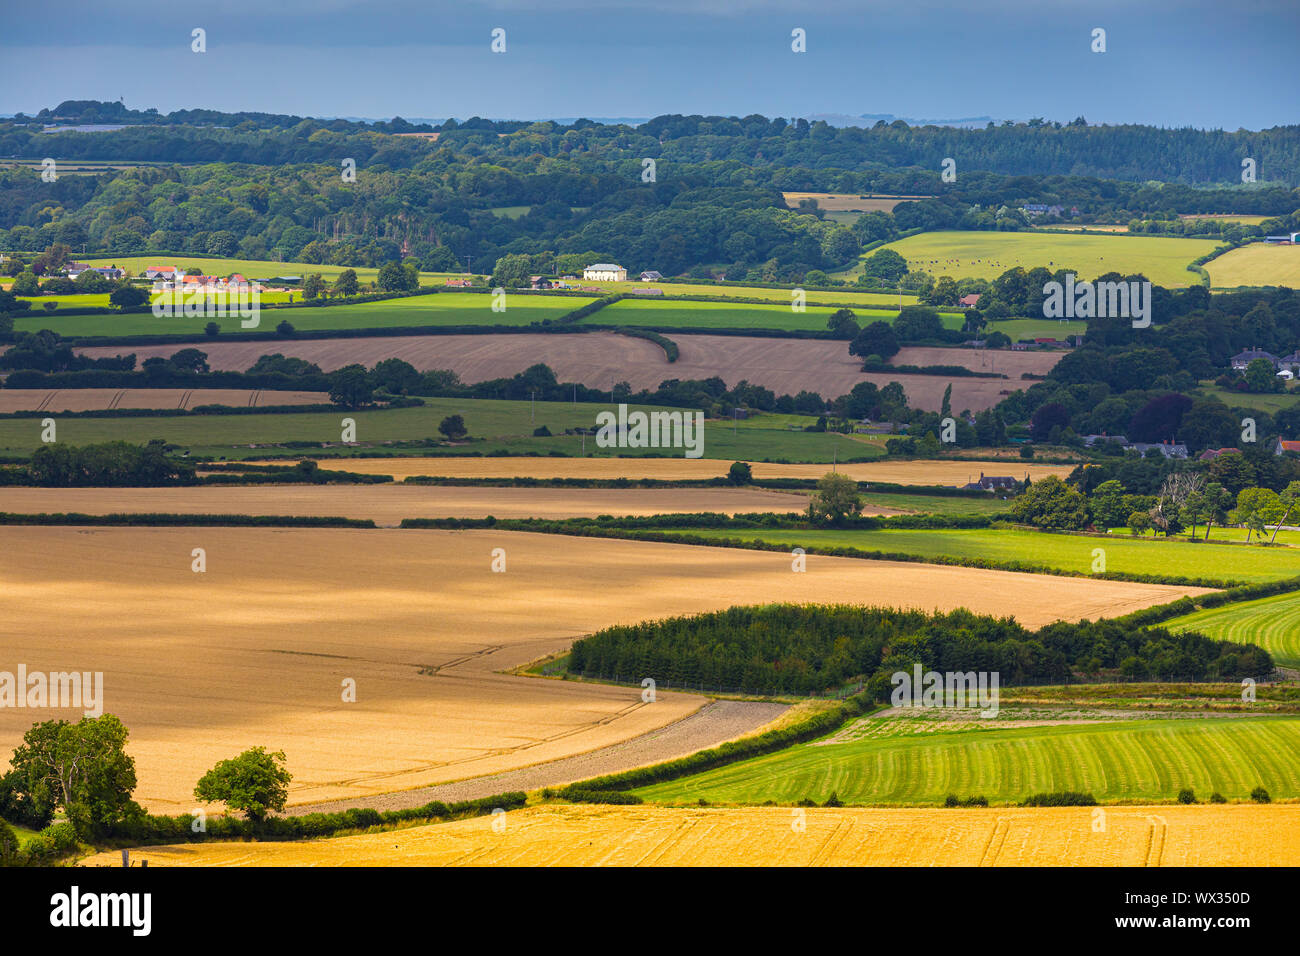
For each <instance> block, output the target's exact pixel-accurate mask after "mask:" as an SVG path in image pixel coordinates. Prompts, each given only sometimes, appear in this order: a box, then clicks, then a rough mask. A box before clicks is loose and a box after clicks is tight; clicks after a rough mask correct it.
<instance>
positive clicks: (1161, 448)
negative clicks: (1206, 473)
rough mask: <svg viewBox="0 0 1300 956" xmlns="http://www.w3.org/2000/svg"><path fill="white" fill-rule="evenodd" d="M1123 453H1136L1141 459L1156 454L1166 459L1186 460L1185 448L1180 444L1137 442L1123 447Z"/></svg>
mask: <svg viewBox="0 0 1300 956" xmlns="http://www.w3.org/2000/svg"><path fill="white" fill-rule="evenodd" d="M1124 450H1125V451H1136V452H1137V453H1138V454H1139V455H1141V456H1142V457H1143V458H1150V457H1154V453H1156V452H1158V453H1159V454H1161V455H1164V456H1165V457H1166V458H1186V457H1187V446H1186V445H1184V444H1182V443H1180V442H1167V441H1165V442H1145V441H1137V442H1134V443H1133V444H1131V445H1125V446H1124Z"/></svg>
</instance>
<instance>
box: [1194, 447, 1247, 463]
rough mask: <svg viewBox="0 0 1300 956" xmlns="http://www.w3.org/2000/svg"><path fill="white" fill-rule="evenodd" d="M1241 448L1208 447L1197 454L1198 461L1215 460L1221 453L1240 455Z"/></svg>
mask: <svg viewBox="0 0 1300 956" xmlns="http://www.w3.org/2000/svg"><path fill="white" fill-rule="evenodd" d="M1240 454H1241V449H1240V448H1207V449H1205V451H1203V452H1201V453H1200V454H1199V455H1197V456H1196V460H1197V461H1213V460H1214V459H1216V458H1218V457H1219V456H1220V455H1240Z"/></svg>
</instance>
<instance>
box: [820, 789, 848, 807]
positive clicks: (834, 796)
mask: <svg viewBox="0 0 1300 956" xmlns="http://www.w3.org/2000/svg"><path fill="white" fill-rule="evenodd" d="M822 806H823V807H842V806H844V802H843V801H842V800H840V795H839V794H838V793H837V792H836V791H834V790H832V791H831V795H830V796H829V797H827V798H826V802H825V803H823V804H822Z"/></svg>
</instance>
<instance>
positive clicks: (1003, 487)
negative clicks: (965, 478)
mask: <svg viewBox="0 0 1300 956" xmlns="http://www.w3.org/2000/svg"><path fill="white" fill-rule="evenodd" d="M1025 477H1028V475H1026V476H1025ZM1017 484H1019V482H1018V481H1016V479H1014V478H1012V477H1011V476H1010V475H986V474H984V472H982V471H981V472H980V477H979V481H971V482H967V483H966V484H964V485H961V486H960V487H961V488H962V489H964V490H966V491H1015V490H1016V485H1017Z"/></svg>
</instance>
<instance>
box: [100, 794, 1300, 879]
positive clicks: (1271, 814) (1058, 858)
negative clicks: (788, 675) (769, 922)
mask: <svg viewBox="0 0 1300 956" xmlns="http://www.w3.org/2000/svg"><path fill="white" fill-rule="evenodd" d="M494 822H495V824H496V826H495V829H494V826H493V824H494ZM503 822H504V826H502V823H503ZM132 857H133V858H134V859H145V860H148V861H149V865H150V866H1132V867H1140V866H1294V865H1295V863H1296V860H1297V859H1300V806H1294V805H1289V806H1278V805H1273V806H1254V805H1240V806H1237V805H1233V806H1221V807H1208V806H1197V807H1184V806H1151V807H1104V808H1100V816H1098V815H1097V810H1096V808H1089V807H1052V808H1040V809H1019V808H1016V809H1004V808H990V809H962V810H948V809H916V810H895V809H876V808H838V809H831V808H822V807H813V808H809V809H807V810H800V809H793V808H790V807H728V808H721V807H719V808H712V807H710V808H699V809H696V808H690V809H673V808H666V807H650V806H636V807H619V806H609V807H604V806H559V805H545V806H538V807H530V808H526V809H523V810H517V811H510V812H508V813H506V814H505V816H504V817H503V818H493V817H477V818H474V819H469V820H460V821H456V822H454V823H444V824H435V825H431V826H420V827H412V828H409V829H403V830H391V831H387V832H379V833H366V834H359V835H356V836H347V837H338V838H335V839H328V840H315V841H309V842H297V843H241V842H231V843H212V844H208V845H204V846H199V845H193V844H181V845H174V846H155V847H144V848H142V849H139V850H136V851H133V853H132ZM120 862H121V859H120V855H119V854H117V853H116V852H113V853H100V854H97V855H96V856H93V857H90V858H88V859H87V860H85V861H84V863H83V865H87V866H115V865H120Z"/></svg>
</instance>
